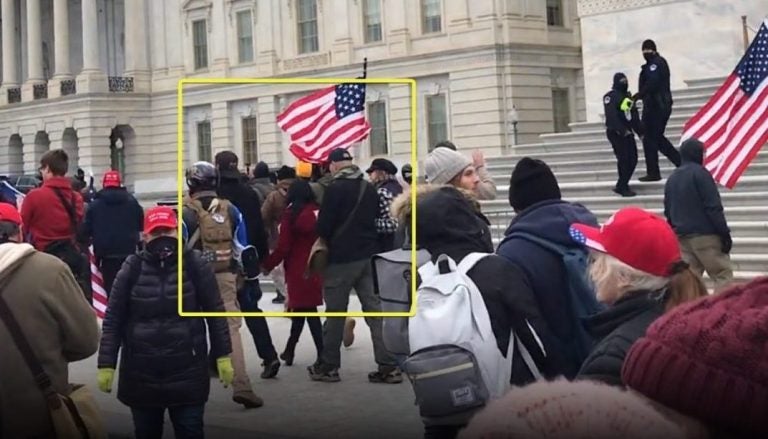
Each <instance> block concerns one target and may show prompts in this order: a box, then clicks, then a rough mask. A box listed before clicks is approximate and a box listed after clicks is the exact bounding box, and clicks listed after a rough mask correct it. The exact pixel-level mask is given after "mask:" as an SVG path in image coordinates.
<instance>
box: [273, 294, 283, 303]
mask: <svg viewBox="0 0 768 439" xmlns="http://www.w3.org/2000/svg"><path fill="white" fill-rule="evenodd" d="M272 303H274V304H280V303H285V296H283V295H282V293H280V291H278V292H277V297H275V298H274V299H272Z"/></svg>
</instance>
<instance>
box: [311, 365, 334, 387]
mask: <svg viewBox="0 0 768 439" xmlns="http://www.w3.org/2000/svg"><path fill="white" fill-rule="evenodd" d="M307 371H308V372H309V378H310V379H311V380H312V381H321V382H324V383H338V382H339V381H341V377H340V376H339V368H338V367H332V366H326V365H324V364H322V363H315V364H313V365H311V366H308V367H307Z"/></svg>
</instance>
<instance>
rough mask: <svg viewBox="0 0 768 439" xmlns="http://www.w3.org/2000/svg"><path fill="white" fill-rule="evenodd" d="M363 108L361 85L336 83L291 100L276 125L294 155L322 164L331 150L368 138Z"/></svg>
mask: <svg viewBox="0 0 768 439" xmlns="http://www.w3.org/2000/svg"><path fill="white" fill-rule="evenodd" d="M364 108H365V84H339V85H334V86H331V87H328V88H324V89H322V90H318V91H316V92H314V93H312V94H310V95H308V96H305V97H303V98H301V99H299V100H297V101H296V102H294V103H292V104H291V105H289V106H288V107H287V108H286V109H285V110H284V111H283V112H282V113H280V115H279V116H277V125H278V126H279V127H280V129H282V130H283V131H285V132H286V133H288V134H289V135H290V136H291V148H290V150H291V152H292V153H293V155H295V156H296V158H298V159H299V160H302V161H305V162H309V163H322V162H324V161H326V160H327V158H328V154H330V152H331V151H332V150H333V149H335V148H349V147H350V146H351V145H352V144H353V143H356V142H360V141H362V140H363V139H365V138H366V137H368V133H370V131H371V126H370V124H368V121H366V120H365V112H364V111H363V110H364Z"/></svg>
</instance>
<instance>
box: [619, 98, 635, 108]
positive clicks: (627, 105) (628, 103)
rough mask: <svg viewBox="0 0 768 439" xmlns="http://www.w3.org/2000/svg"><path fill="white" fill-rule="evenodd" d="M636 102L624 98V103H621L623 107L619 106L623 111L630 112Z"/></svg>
mask: <svg viewBox="0 0 768 439" xmlns="http://www.w3.org/2000/svg"><path fill="white" fill-rule="evenodd" d="M633 104H634V102H633V101H632V99H630V98H624V100H623V101H621V105H620V106H619V109H620V110H621V111H629V110H630V109H631V108H632V105H633Z"/></svg>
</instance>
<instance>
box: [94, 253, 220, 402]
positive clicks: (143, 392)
mask: <svg viewBox="0 0 768 439" xmlns="http://www.w3.org/2000/svg"><path fill="white" fill-rule="evenodd" d="M184 261H185V262H184V263H185V267H184V278H183V288H184V295H183V298H182V300H183V307H184V310H185V311H189V312H192V311H207V312H221V311H224V305H223V303H222V301H221V296H220V295H219V288H218V285H217V284H216V278H215V277H214V274H213V270H211V268H210V266H209V265H207V264H205V263H204V262H203V261H202V259H201V258H200V256H199V254H198V253H196V252H187V253H185V254H184ZM134 275H138V276H136V277H134V278H133V279H132V277H133V276H134ZM176 285H177V265H176V258H175V257H172V258H171V259H170V261H169V263H168V264H167V265H163V264H161V263H160V261H159V260H157V258H156V257H154V256H153V255H151V254H149V253H147V252H142V253H140V254H137V255H132V256H130V257H129V258H128V259H127V260H126V262H125V264H124V265H123V267H122V268H121V269H120V272H119V273H118V274H117V278H116V279H115V284H114V287H113V288H112V294H111V295H110V296H109V306H108V308H107V314H106V316H105V318H104V324H103V328H102V337H101V347H100V349H99V359H98V365H99V368H103V367H109V368H115V366H116V365H117V357H118V352H119V351H122V352H121V353H120V374H119V375H120V380H119V386H118V391H117V397H118V399H119V400H120V401H121V402H122V403H124V404H125V405H128V406H130V407H162V406H172V405H188V404H202V403H205V402H206V401H207V400H208V392H209V390H210V376H209V375H208V343H207V340H206V322H207V323H208V332H209V333H210V341H211V356H212V357H213V358H219V357H222V356H225V355H228V354H229V353H230V352H231V351H232V347H231V344H230V339H229V332H228V329H227V322H226V320H225V319H219V318H208V319H205V320H203V319H201V318H192V317H180V316H179V314H178V309H177V306H178V305H177V301H178V293H177V287H176Z"/></svg>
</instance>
